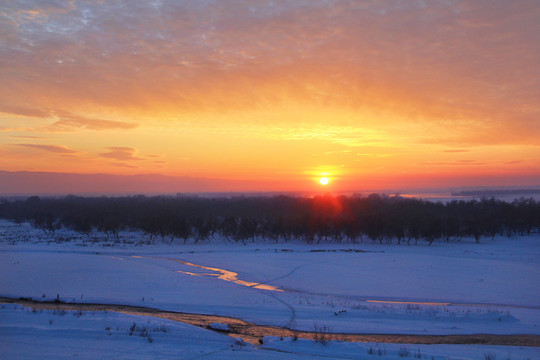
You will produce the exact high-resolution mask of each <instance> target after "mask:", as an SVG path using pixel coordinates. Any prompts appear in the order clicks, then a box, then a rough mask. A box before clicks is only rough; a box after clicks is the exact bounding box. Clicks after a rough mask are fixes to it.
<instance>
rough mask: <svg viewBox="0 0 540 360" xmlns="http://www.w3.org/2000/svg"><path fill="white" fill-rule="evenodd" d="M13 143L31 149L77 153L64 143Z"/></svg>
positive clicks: (68, 153) (67, 153) (58, 152)
mask: <svg viewBox="0 0 540 360" xmlns="http://www.w3.org/2000/svg"><path fill="white" fill-rule="evenodd" d="M14 145H15V146H21V147H27V148H31V149H38V150H43V151H47V152H51V153H56V154H66V155H74V154H77V153H78V152H77V151H75V150H71V149H69V148H68V147H66V146H64V145H42V144H14Z"/></svg>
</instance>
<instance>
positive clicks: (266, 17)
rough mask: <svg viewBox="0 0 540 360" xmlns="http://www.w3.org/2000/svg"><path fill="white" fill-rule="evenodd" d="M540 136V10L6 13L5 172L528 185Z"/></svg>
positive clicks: (286, 183)
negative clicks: (323, 178) (326, 178)
mask: <svg viewBox="0 0 540 360" xmlns="http://www.w3.org/2000/svg"><path fill="white" fill-rule="evenodd" d="M539 139H540V2H538V1H536V0H531V1H526V0H524V1H519V0H518V1H507V0H505V1H498V0H486V1H482V0H478V1H459V0H444V1H443V0H430V1H421V0H416V1H415V0H408V1H397V0H396V1H394V0H388V1H385V0H376V1H375V0H374V1H364V0H356V1H352V0H281V1H279V0H276V1H266V0H254V1H250V0H197V1H193V0H176V1H172V0H170V1H167V0H163V1H160V0H154V1H127V0H126V1H121V0H112V1H92V0H87V1H79V0H72V1H55V0H39V1H22V0H19V1H9V0H8V1H2V3H1V4H0V170H2V171H3V172H2V174H4V175H5V174H6V172H18V171H26V172H31V173H35V174H34V175H39V174H42V173H50V172H54V173H70V174H87V175H89V174H110V175H122V176H127V175H141V174H144V175H149V174H150V175H152V174H153V175H155V176H158V175H159V176H161V175H163V176H166V177H173V178H178V179H179V180H178V191H180V192H181V191H188V192H189V191H196V190H197V186H194V185H193V180H195V184H196V183H197V179H200V180H201V181H202V182H204V184H205V186H206V187H205V190H209V191H228V190H236V191H281V190H283V191H316V190H317V189H319V188H321V187H322V185H320V184H319V182H318V181H317V180H318V178H320V177H322V176H325V177H328V178H329V179H330V183H329V184H328V185H326V187H325V189H328V190H331V191H346V190H362V189H382V188H399V187H402V188H411V187H416V188H420V187H439V186H445V187H452V186H454V187H457V186H479V185H485V186H489V185H498V186H499V185H514V186H527V185H540V141H539ZM0 176H2V175H1V174H0ZM38 177H39V176H38ZM187 177H188V178H189V179H190V184H191V185H188V184H183V183H182V181H181V179H183V178H187ZM126 178H129V177H126ZM5 184H6V182H4V185H5ZM38 184H39V182H38ZM102 186H103V191H105V192H106V190H107V183H106V182H105V183H103V185H102ZM37 187H39V185H37ZM111 189H112V188H111ZM156 189H157V188H156ZM38 190H39V189H36V192H39V191H38ZM60 190H61V189H60ZM149 190H150V189H149ZM14 191H15V190H14ZM115 191H116V190H115ZM0 192H2V191H0Z"/></svg>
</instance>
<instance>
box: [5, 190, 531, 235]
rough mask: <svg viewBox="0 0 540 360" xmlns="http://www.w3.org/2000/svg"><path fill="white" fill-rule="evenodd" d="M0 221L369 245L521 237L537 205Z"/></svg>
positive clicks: (21, 214)
mask: <svg viewBox="0 0 540 360" xmlns="http://www.w3.org/2000/svg"><path fill="white" fill-rule="evenodd" d="M0 218H5V219H9V220H12V221H15V222H18V223H21V222H30V223H31V224H32V225H33V226H35V227H37V228H40V229H42V230H43V231H46V232H50V233H54V232H55V231H57V230H58V229H60V228H67V229H71V230H74V231H76V232H79V233H82V234H87V235H90V233H91V232H92V231H99V232H103V233H105V234H107V235H108V236H110V237H113V238H118V236H119V233H120V232H121V231H123V230H135V231H142V232H144V233H145V234H147V235H148V236H149V237H150V239H151V240H152V241H154V242H156V241H162V242H172V241H174V240H175V239H180V241H183V242H184V243H187V242H194V243H197V242H199V241H205V240H209V239H212V238H214V237H216V236H222V237H226V238H227V239H230V240H232V241H236V242H243V243H246V242H249V241H251V242H255V241H275V242H280V241H281V242H287V241H290V240H292V239H301V240H302V241H304V242H306V243H309V244H312V243H320V242H321V241H322V242H334V243H341V242H351V243H355V242H358V241H365V240H370V241H373V242H378V243H381V244H382V243H392V242H397V243H398V244H401V243H407V244H411V242H414V243H418V241H427V242H428V243H429V244H432V243H433V242H434V241H447V242H448V241H459V240H461V239H462V238H464V237H473V238H474V239H475V240H476V241H477V242H479V241H480V239H481V238H482V237H491V238H493V237H494V236H495V235H498V234H499V235H505V236H512V235H516V234H518V235H524V234H530V233H531V232H538V231H539V230H540V202H536V201H535V200H534V199H525V198H521V199H516V200H515V201H513V202H511V203H509V202H503V201H500V200H496V199H494V198H483V199H481V200H470V201H463V200H453V201H449V202H446V203H441V202H431V201H426V200H420V199H411V198H403V197H399V196H385V195H378V194H371V195H369V196H357V195H352V196H331V195H323V196H315V197H312V198H308V197H290V196H274V197H231V198H201V197H188V196H152V197H147V196H142V195H139V196H126V197H79V196H73V195H68V196H66V197H63V198H40V197H37V196H31V197H28V198H26V199H24V200H23V199H20V200H13V199H11V200H10V199H3V200H1V201H0Z"/></svg>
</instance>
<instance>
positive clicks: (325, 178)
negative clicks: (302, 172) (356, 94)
mask: <svg viewBox="0 0 540 360" xmlns="http://www.w3.org/2000/svg"><path fill="white" fill-rule="evenodd" d="M319 182H320V183H321V185H328V178H327V177H322V178H320V179H319Z"/></svg>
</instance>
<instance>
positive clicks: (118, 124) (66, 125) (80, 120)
mask: <svg viewBox="0 0 540 360" xmlns="http://www.w3.org/2000/svg"><path fill="white" fill-rule="evenodd" d="M137 126H138V124H134V123H126V122H122V121H113V120H100V119H88V118H85V117H81V116H73V115H69V116H62V117H61V119H60V120H58V121H56V122H55V123H53V124H52V125H50V126H48V127H46V130H48V131H74V130H80V129H87V130H109V129H124V130H127V129H134V128H136V127H137Z"/></svg>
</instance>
